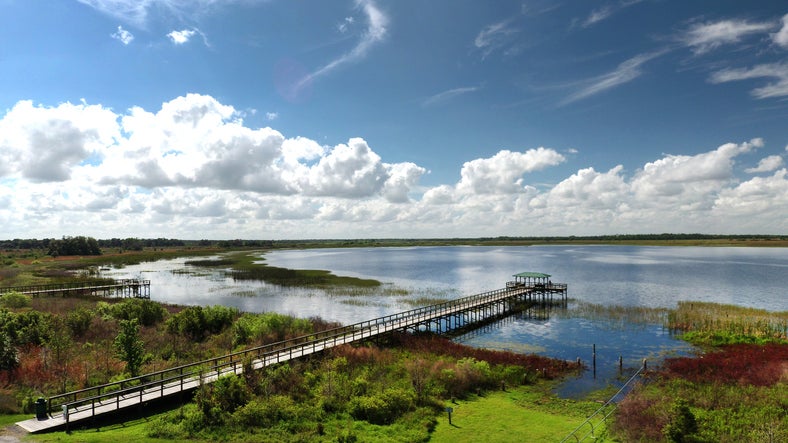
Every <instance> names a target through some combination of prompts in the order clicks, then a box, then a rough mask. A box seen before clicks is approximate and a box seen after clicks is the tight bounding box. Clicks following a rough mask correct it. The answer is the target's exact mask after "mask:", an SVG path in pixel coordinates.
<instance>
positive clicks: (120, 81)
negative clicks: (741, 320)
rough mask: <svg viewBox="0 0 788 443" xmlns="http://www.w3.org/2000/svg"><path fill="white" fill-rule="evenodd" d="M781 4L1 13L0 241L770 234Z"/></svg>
mask: <svg viewBox="0 0 788 443" xmlns="http://www.w3.org/2000/svg"><path fill="white" fill-rule="evenodd" d="M780 3H781V2H775V1H757V2H741V1H713V2H711V1H668V0H662V1H657V0H655V1H650V0H642V1H637V0H630V1H621V0H619V1H600V2H595V1H583V0H578V1H528V0H524V1H523V0H521V1H506V0H500V1H495V2H486V1H470V0H467V1H466V0H437V1H420V0H419V1H417V0H398V1H383V0H357V1H353V0H348V1H339V0H321V1H316V0H315V1H286V0H225V1H221V0H191V1H186V0H42V1H35V2H31V1H25V0H0V8H2V10H3V12H2V14H0V225H2V226H3V228H2V231H0V237H7V238H15V237H59V236H61V235H92V236H95V237H99V238H106V237H126V236H140V237H160V236H165V237H179V238H347V237H458V236H459V237H475V236H498V235H522V236H530V235H572V234H575V235H586V234H611V233H653V232H656V233H658V232H704V233H723V234H724V233H774V234H785V233H786V232H788V222H787V221H786V220H788V176H787V172H786V158H788V129H786V128H788V57H787V56H788V7H786V6H785V5H781V4H780Z"/></svg>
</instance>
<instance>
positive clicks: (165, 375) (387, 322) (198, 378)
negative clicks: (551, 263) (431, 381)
mask: <svg viewBox="0 0 788 443" xmlns="http://www.w3.org/2000/svg"><path fill="white" fill-rule="evenodd" d="M554 294H559V295H560V297H561V298H562V300H563V301H564V302H565V301H566V285H565V284H552V283H551V284H550V285H549V287H545V286H544V285H541V286H540V287H534V286H528V285H522V284H520V285H507V287H506V288H504V289H498V290H495V291H490V292H485V293H482V294H477V295H472V296H469V297H463V298H460V299H456V300H452V301H448V302H445V303H440V304H436V305H431V306H426V307H422V308H417V309H412V310H409V311H404V312H399V313H396V314H392V315H387V316H384V317H379V318H375V319H372V320H367V321H364V322H360V323H356V324H353V325H349V326H344V327H340V328H335V329H330V330H326V331H321V332H317V333H314V334H309V335H305V336H301V337H297V338H294V339H291V340H287V341H282V342H277V343H272V344H269V345H265V346H260V347H256V348H251V349H246V350H243V351H239V352H235V353H232V354H227V355H224V356H221V357H217V358H214V359H210V360H204V361H200V362H196V363H191V364H188V365H184V366H178V367H175V368H170V369H165V370H162V371H157V372H153V373H150V374H146V375H143V376H140V377H135V378H131V379H127V380H122V381H119V382H115V383H109V384H105V385H101V386H94V387H91V388H87V389H81V390H78V391H72V392H68V393H65V394H60V395H55V396H52V397H50V398H48V399H47V400H46V402H47V404H46V418H43V417H42V418H41V419H38V418H33V419H30V420H25V421H22V422H19V423H17V425H19V426H20V427H22V428H23V429H25V430H26V431H28V432H46V431H52V430H57V429H62V428H68V426H69V424H74V423H76V422H81V421H85V420H89V419H92V418H94V417H98V416H102V415H107V414H111V413H117V412H118V411H122V410H123V409H125V408H130V407H134V406H138V405H142V404H145V403H147V402H150V401H154V400H160V399H163V398H165V397H170V396H175V395H180V394H181V393H183V392H185V391H191V390H194V389H196V388H197V387H199V386H200V385H201V384H204V383H211V382H213V381H215V380H217V379H218V378H219V377H222V376H224V375H228V374H241V373H243V370H244V364H246V365H249V364H251V367H252V368H253V369H261V368H264V367H267V366H270V365H274V364H277V363H282V362H286V361H290V360H293V359H297V358H301V357H305V356H308V355H312V354H315V353H318V352H321V351H323V350H326V349H329V348H333V347H335V346H339V345H343V344H348V343H353V342H358V341H361V340H365V339H370V338H373V337H376V336H379V335H382V334H386V333H389V332H392V331H398V330H421V329H423V330H435V331H436V332H446V331H448V330H451V329H455V328H460V327H467V326H469V325H472V324H474V323H478V322H483V321H485V320H487V319H489V318H492V317H494V316H498V315H502V314H504V313H507V312H511V311H512V310H513V309H516V308H517V305H518V304H521V302H523V301H536V300H538V299H539V298H540V297H541V299H542V300H544V299H545V298H551V299H552V297H553V295H554Z"/></svg>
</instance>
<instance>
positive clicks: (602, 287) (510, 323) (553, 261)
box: [103, 246, 788, 396]
mask: <svg viewBox="0 0 788 443" xmlns="http://www.w3.org/2000/svg"><path fill="white" fill-rule="evenodd" d="M265 259H266V262H267V263H268V264H270V265H273V266H280V267H286V268H293V269H325V270H330V271H332V272H334V273H335V274H339V275H348V276H355V277H362V278H374V279H377V280H380V281H381V282H383V283H384V289H386V288H392V287H396V288H404V289H407V290H409V291H410V292H411V294H410V295H408V296H395V295H390V292H381V293H378V294H368V295H352V294H345V293H341V292H332V293H326V292H324V291H321V290H311V289H303V288H295V289H288V288H282V287H279V286H276V285H268V284H266V283H264V282H249V281H242V282H236V281H233V280H232V279H231V278H227V277H226V276H224V275H223V273H221V272H220V271H218V270H214V269H207V268H199V267H190V266H186V265H185V264H184V262H185V261H186V259H176V260H164V261H158V262H153V263H143V264H140V265H134V266H128V267H125V268H122V269H115V270H111V271H107V272H104V273H103V274H104V275H105V276H108V277H114V278H126V277H143V278H146V279H150V280H151V297H152V298H153V299H154V300H158V301H162V302H167V303H177V304H185V305H214V304H221V305H226V306H234V307H237V308H239V309H242V310H245V311H250V312H264V311H276V312H280V313H285V314H292V315H296V316H299V317H311V316H319V317H322V318H324V319H327V320H335V321H339V322H342V323H345V324H349V323H355V322H359V321H363V320H368V319H371V318H374V317H379V316H382V315H387V314H391V313H394V312H398V311H402V310H406V309H411V308H413V307H414V306H413V304H412V302H413V299H414V298H418V297H425V298H427V299H430V300H442V299H452V298H457V297H461V296H465V295H471V294H475V293H479V292H485V291H489V290H492V289H499V288H502V287H503V286H504V284H505V282H506V281H508V280H509V279H510V277H511V275H512V274H515V273H518V272H523V271H536V272H544V273H548V274H552V280H553V281H554V282H564V283H568V285H569V295H570V297H572V298H575V299H577V300H582V301H586V302H590V303H597V304H604V305H623V306H646V307H667V308H672V307H675V306H676V303H677V302H678V301H680V300H696V301H709V302H718V303H728V304H735V305H740V306H748V307H756V308H763V309H768V310H778V311H784V310H788V297H787V295H788V294H786V292H787V291H786V288H788V249H782V248H709V247H697V248H696V247H635V246H531V247H476V246H473V247H413V248H355V249H315V250H293V251H275V252H271V253H268V254H266V255H265ZM573 305H574V304H573V303H570V306H569V309H568V311H567V312H565V313H555V312H553V313H552V314H551V315H549V317H547V318H544V317H539V316H530V315H528V314H525V315H520V316H514V317H510V318H508V319H505V320H503V321H501V322H499V323H497V324H493V325H491V326H489V327H486V328H484V329H483V330H481V331H477V332H475V333H471V334H468V335H466V336H463V337H459V338H458V341H462V342H465V343H467V344H470V345H473V346H482V347H487V348H495V349H508V350H513V351H516V352H535V353H538V354H543V355H548V356H551V357H557V358H563V359H567V360H575V359H576V358H577V357H580V358H581V359H582V360H584V361H586V362H589V366H590V359H591V355H592V346H593V345H594V344H595V345H596V351H597V354H596V355H597V373H596V377H594V374H593V372H592V371H591V370H589V371H587V372H585V373H584V374H583V375H582V376H581V377H579V378H577V379H576V380H570V381H569V382H567V383H565V384H564V385H563V386H562V387H561V388H560V389H561V393H562V394H565V395H568V396H571V395H580V394H582V393H584V392H587V391H589V390H592V389H595V388H598V387H603V386H605V385H607V384H610V383H613V384H616V383H618V380H617V379H616V377H617V375H618V358H619V356H622V357H623V358H624V365H625V367H627V368H630V369H631V368H636V367H639V365H640V363H641V361H642V359H643V358H649V359H650V360H651V361H658V360H659V359H660V358H662V357H664V356H665V355H670V354H675V353H686V352H688V351H689V350H690V348H689V347H688V346H687V345H685V344H684V343H683V342H681V341H679V340H676V339H674V338H673V337H671V336H670V335H669V334H668V332H667V331H665V330H664V329H663V328H662V327H661V325H633V324H626V323H621V322H610V321H603V320H594V321H590V320H587V319H582V318H572V316H571V311H572V308H573Z"/></svg>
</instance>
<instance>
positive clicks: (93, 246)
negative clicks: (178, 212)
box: [0, 236, 185, 257]
mask: <svg viewBox="0 0 788 443" xmlns="http://www.w3.org/2000/svg"><path fill="white" fill-rule="evenodd" d="M184 245H185V242H184V241H183V240H175V239H166V238H157V239H139V238H124V239H120V238H111V239H108V240H96V239H95V238H93V237H85V236H76V237H63V238H61V239H55V238H44V239H40V240H39V239H35V238H27V239H19V238H16V239H13V240H0V249H1V250H6V251H10V250H41V251H46V253H47V255H51V256H53V257H57V256H60V255H101V249H102V248H118V249H123V250H128V251H141V250H142V249H143V248H145V247H148V248H152V247H165V246H184Z"/></svg>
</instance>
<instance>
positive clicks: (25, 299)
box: [0, 291, 33, 309]
mask: <svg viewBox="0 0 788 443" xmlns="http://www.w3.org/2000/svg"><path fill="white" fill-rule="evenodd" d="M32 301H33V298H32V297H30V296H29V295H25V294H20V293H19V292H16V291H11V292H7V293H5V294H3V295H2V296H0V306H2V307H4V308H9V309H19V308H29V307H30V303H31V302H32Z"/></svg>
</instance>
